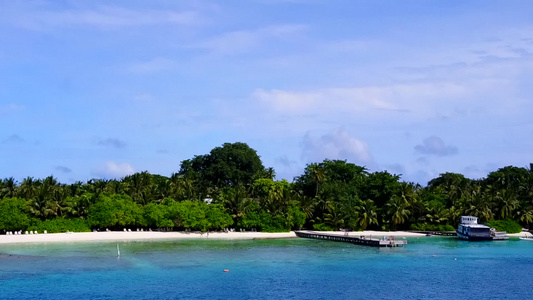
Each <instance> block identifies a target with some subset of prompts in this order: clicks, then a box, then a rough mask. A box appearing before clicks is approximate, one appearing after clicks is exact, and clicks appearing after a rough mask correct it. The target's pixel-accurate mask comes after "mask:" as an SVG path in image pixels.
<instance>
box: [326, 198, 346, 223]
mask: <svg viewBox="0 0 533 300" xmlns="http://www.w3.org/2000/svg"><path fill="white" fill-rule="evenodd" d="M344 217H345V214H344V212H343V210H342V208H341V206H340V205H339V203H338V202H334V201H328V205H327V211H326V213H325V214H324V221H325V223H326V224H327V225H330V226H331V227H333V228H335V229H339V228H341V227H342V226H343V225H344Z"/></svg>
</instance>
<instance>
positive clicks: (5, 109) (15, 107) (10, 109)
mask: <svg viewBox="0 0 533 300" xmlns="http://www.w3.org/2000/svg"><path fill="white" fill-rule="evenodd" d="M24 108H25V107H24V106H23V105H19V104H15V103H9V104H3V105H0V114H10V113H14V112H17V111H21V110H23V109H24Z"/></svg>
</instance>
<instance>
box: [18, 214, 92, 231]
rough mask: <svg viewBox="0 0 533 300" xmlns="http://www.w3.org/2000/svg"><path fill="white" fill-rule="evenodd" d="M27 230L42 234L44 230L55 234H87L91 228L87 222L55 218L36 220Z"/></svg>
mask: <svg viewBox="0 0 533 300" xmlns="http://www.w3.org/2000/svg"><path fill="white" fill-rule="evenodd" d="M28 230H31V231H37V232H38V233H43V232H44V231H45V230H46V231H47V232H48V233H57V232H67V231H72V232H89V231H91V227H90V226H89V224H88V223H87V221H85V220H82V219H65V218H55V219H50V220H45V221H41V220H39V219H36V220H35V221H34V224H32V225H31V226H30V227H28Z"/></svg>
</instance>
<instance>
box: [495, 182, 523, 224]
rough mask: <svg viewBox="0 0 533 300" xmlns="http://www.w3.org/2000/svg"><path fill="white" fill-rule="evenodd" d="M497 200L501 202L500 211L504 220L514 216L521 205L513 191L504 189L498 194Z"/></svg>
mask: <svg viewBox="0 0 533 300" xmlns="http://www.w3.org/2000/svg"><path fill="white" fill-rule="evenodd" d="M496 199H497V200H498V202H499V205H500V206H499V209H500V214H501V217H502V219H506V218H509V217H512V216H513V212H514V210H515V209H517V208H518V205H519V204H520V203H519V202H518V200H517V199H516V196H515V194H514V193H513V192H512V191H509V190H507V189H503V190H501V191H499V192H498V193H497V194H496Z"/></svg>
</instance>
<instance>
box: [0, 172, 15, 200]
mask: <svg viewBox="0 0 533 300" xmlns="http://www.w3.org/2000/svg"><path fill="white" fill-rule="evenodd" d="M16 190H17V182H16V181H15V178H13V177H9V178H6V179H4V180H1V179H0V199H3V198H13V197H15V193H16Z"/></svg>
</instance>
